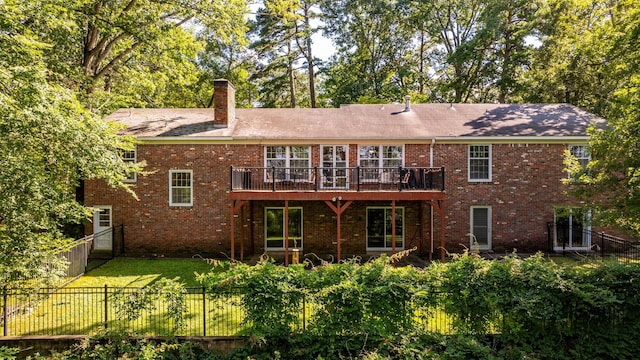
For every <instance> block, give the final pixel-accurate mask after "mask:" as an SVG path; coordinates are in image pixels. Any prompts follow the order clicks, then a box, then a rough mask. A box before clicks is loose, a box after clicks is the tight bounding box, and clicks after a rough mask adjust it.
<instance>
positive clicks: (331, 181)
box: [321, 145, 349, 189]
mask: <svg viewBox="0 0 640 360" xmlns="http://www.w3.org/2000/svg"><path fill="white" fill-rule="evenodd" d="M348 159H349V147H348V146H347V145H333V146H331V145H329V146H328V145H323V146H322V182H321V185H322V187H323V188H324V189H348V188H349V181H348V171H349V169H348V166H349V164H348Z"/></svg>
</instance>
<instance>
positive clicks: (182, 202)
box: [169, 170, 193, 206]
mask: <svg viewBox="0 0 640 360" xmlns="http://www.w3.org/2000/svg"><path fill="white" fill-rule="evenodd" d="M169 205H170V206H191V205H193V172H192V171H191V170H170V171H169Z"/></svg>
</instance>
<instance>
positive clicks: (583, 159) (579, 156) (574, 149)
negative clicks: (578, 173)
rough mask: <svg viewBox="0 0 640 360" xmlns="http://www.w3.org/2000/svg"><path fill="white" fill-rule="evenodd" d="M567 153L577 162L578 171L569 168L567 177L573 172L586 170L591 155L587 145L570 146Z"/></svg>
mask: <svg viewBox="0 0 640 360" xmlns="http://www.w3.org/2000/svg"><path fill="white" fill-rule="evenodd" d="M569 152H570V153H571V155H572V156H573V157H574V158H575V159H576V160H577V161H578V165H580V169H572V168H571V167H569V176H571V174H572V173H573V170H582V169H586V168H587V165H588V164H589V161H590V160H591V154H590V153H589V148H588V146H587V145H570V146H569Z"/></svg>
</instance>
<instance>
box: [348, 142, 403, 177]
mask: <svg viewBox="0 0 640 360" xmlns="http://www.w3.org/2000/svg"><path fill="white" fill-rule="evenodd" d="M403 161H404V147H403V146H402V145H360V146H358V165H359V166H360V179H362V180H363V181H382V182H391V181H392V179H391V177H392V176H394V175H395V176H397V173H398V171H397V170H398V169H399V168H400V167H402V166H403Z"/></svg>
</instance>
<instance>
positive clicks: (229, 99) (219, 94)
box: [213, 79, 236, 127]
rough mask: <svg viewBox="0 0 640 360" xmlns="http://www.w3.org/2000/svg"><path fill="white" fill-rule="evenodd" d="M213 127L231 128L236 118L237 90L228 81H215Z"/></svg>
mask: <svg viewBox="0 0 640 360" xmlns="http://www.w3.org/2000/svg"><path fill="white" fill-rule="evenodd" d="M213 108H214V111H215V113H214V117H213V125H214V126H219V127H227V126H229V125H230V124H231V123H232V122H233V120H234V119H235V117H236V89H235V88H234V87H233V84H231V82H229V80H226V79H217V80H214V81H213Z"/></svg>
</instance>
